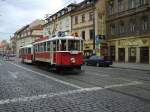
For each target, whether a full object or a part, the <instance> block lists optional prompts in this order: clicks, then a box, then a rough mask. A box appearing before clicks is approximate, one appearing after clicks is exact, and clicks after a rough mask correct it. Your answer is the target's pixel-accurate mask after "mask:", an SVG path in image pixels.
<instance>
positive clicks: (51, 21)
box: [43, 4, 76, 36]
mask: <svg viewBox="0 0 150 112" xmlns="http://www.w3.org/2000/svg"><path fill="white" fill-rule="evenodd" d="M75 7H76V4H70V5H68V6H67V7H65V8H63V9H62V10H60V11H58V12H57V13H55V14H53V15H51V16H49V17H48V18H47V19H46V24H44V28H43V29H44V35H45V36H53V35H57V34H58V32H60V31H62V32H67V33H68V34H71V15H70V14H71V12H72V11H73V10H74V9H75Z"/></svg>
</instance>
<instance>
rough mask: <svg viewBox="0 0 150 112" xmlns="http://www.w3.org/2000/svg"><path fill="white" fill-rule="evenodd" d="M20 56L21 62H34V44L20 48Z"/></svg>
mask: <svg viewBox="0 0 150 112" xmlns="http://www.w3.org/2000/svg"><path fill="white" fill-rule="evenodd" d="M19 58H20V59H21V62H24V63H32V62H33V45H32V44H30V45H27V46H23V47H21V48H20V50H19Z"/></svg>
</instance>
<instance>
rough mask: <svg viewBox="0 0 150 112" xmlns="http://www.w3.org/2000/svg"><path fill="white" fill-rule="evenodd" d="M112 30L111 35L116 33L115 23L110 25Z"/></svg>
mask: <svg viewBox="0 0 150 112" xmlns="http://www.w3.org/2000/svg"><path fill="white" fill-rule="evenodd" d="M110 32H111V35H114V34H115V25H114V24H112V25H110Z"/></svg>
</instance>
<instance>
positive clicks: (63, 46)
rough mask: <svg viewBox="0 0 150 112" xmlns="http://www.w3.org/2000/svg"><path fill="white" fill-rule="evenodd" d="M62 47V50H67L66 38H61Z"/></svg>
mask: <svg viewBox="0 0 150 112" xmlns="http://www.w3.org/2000/svg"><path fill="white" fill-rule="evenodd" d="M60 49H61V51H66V50H67V44H66V40H61V44H60Z"/></svg>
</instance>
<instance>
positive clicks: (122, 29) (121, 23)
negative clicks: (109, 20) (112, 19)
mask: <svg viewBox="0 0 150 112" xmlns="http://www.w3.org/2000/svg"><path fill="white" fill-rule="evenodd" d="M123 33H125V25H124V22H123V21H121V22H120V23H119V34H123Z"/></svg>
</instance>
